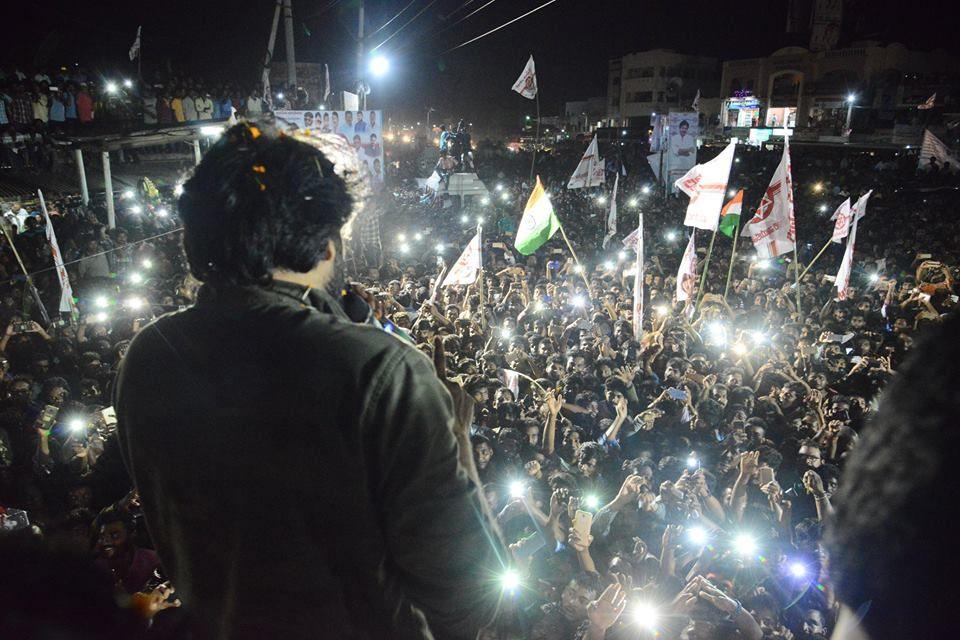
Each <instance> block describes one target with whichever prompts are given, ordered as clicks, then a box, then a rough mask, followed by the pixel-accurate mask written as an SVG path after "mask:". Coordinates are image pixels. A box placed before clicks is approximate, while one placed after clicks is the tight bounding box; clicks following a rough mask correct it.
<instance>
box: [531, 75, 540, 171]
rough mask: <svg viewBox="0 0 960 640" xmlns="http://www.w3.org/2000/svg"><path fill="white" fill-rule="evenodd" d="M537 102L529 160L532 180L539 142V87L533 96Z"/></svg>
mask: <svg viewBox="0 0 960 640" xmlns="http://www.w3.org/2000/svg"><path fill="white" fill-rule="evenodd" d="M534 100H536V102H537V133H536V137H535V139H534V141H533V158H532V159H531V160H530V179H531V180H533V172H534V171H536V168H537V146H539V144H540V87H537V93H536V95H535V96H534Z"/></svg>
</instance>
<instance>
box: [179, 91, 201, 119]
mask: <svg viewBox="0 0 960 640" xmlns="http://www.w3.org/2000/svg"><path fill="white" fill-rule="evenodd" d="M180 102H181V103H182V104H183V119H184V120H186V121H187V122H192V121H194V120H196V119H197V101H196V100H194V98H193V96H192V95H191V94H189V93H188V94H187V95H185V96H184V97H183V100H181V101H180Z"/></svg>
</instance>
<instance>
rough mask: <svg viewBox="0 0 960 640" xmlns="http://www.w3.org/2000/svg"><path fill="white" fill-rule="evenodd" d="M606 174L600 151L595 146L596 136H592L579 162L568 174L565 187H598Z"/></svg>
mask: <svg viewBox="0 0 960 640" xmlns="http://www.w3.org/2000/svg"><path fill="white" fill-rule="evenodd" d="M605 180H606V175H605V174H604V164H603V158H601V157H600V151H599V149H598V147H597V137H596V136H594V137H593V140H591V141H590V145H589V146H588V147H587V150H586V151H584V152H583V157H582V158H580V164H578V165H577V168H576V169H574V171H573V175H572V176H570V182H568V183H567V189H582V188H584V187H598V186H600V185H601V184H603V183H604V181H605Z"/></svg>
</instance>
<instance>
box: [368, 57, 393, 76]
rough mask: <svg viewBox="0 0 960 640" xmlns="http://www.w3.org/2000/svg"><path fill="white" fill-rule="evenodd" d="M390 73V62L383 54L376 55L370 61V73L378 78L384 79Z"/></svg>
mask: <svg viewBox="0 0 960 640" xmlns="http://www.w3.org/2000/svg"><path fill="white" fill-rule="evenodd" d="M388 71H390V61H389V60H388V59H387V57H386V56H384V55H382V54H378V55H375V56H374V57H373V58H372V59H371V60H370V73H372V74H373V75H374V76H375V77H377V78H382V77H383V76H385V75H386V74H387V72H388Z"/></svg>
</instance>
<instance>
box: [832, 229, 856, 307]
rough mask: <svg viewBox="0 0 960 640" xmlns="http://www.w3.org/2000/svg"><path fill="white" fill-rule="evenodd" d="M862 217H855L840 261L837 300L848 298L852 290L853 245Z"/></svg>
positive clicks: (836, 283)
mask: <svg viewBox="0 0 960 640" xmlns="http://www.w3.org/2000/svg"><path fill="white" fill-rule="evenodd" d="M859 222H860V219H859V218H857V217H854V219H853V224H851V225H850V235H849V236H847V248H846V249H845V250H844V252H843V260H842V261H841V262H840V269H839V271H837V278H836V281H835V283H834V284H835V285H836V287H837V300H846V299H847V296H848V295H849V292H850V273H851V272H852V271H853V246H854V244H856V242H857V224H858V223H859Z"/></svg>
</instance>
